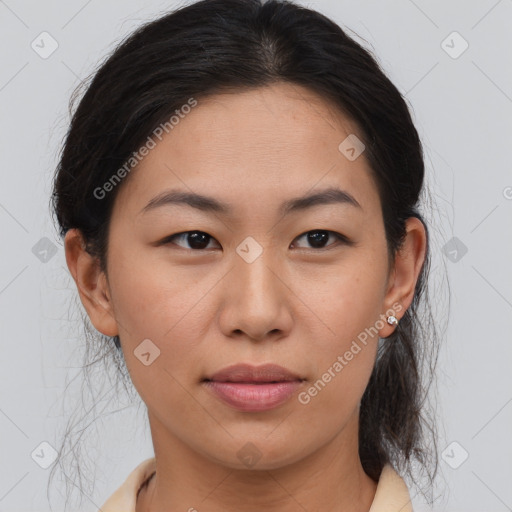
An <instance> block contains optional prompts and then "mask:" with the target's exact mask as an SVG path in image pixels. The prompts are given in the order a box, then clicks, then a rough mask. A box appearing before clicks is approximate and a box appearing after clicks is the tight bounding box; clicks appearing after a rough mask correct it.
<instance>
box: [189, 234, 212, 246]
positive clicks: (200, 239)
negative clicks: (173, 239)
mask: <svg viewBox="0 0 512 512" xmlns="http://www.w3.org/2000/svg"><path fill="white" fill-rule="evenodd" d="M207 237H208V235H207V234H206V233H201V232H199V231H194V232H193V233H190V234H189V235H188V242H189V245H190V247H191V248H192V249H204V248H205V247H206V246H207V245H208V240H207Z"/></svg>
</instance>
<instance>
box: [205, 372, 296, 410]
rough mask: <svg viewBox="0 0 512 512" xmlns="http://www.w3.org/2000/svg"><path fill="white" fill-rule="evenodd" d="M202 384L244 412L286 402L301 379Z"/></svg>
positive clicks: (264, 408) (266, 408) (269, 407)
mask: <svg viewBox="0 0 512 512" xmlns="http://www.w3.org/2000/svg"><path fill="white" fill-rule="evenodd" d="M204 384H205V386H206V387H207V388H208V389H210V390H211V391H213V393H214V394H215V395H216V396H218V397H219V398H220V399H222V400H223V401H224V402H226V403H227V404H228V405H230V406H232V407H235V408H236V409H239V410H241V411H245V412H258V411H266V410H268V409H273V408H275V407H277V406H279V405H281V404H283V403H284V402H286V401H287V400H288V399H289V398H290V397H291V396H292V395H293V393H294V392H295V390H296V389H297V388H298V387H299V386H300V385H301V381H298V380H289V381H283V382H273V383H252V384H250V383H241V382H217V381H206V382H204Z"/></svg>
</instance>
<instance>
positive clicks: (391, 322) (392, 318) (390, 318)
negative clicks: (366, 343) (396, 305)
mask: <svg viewBox="0 0 512 512" xmlns="http://www.w3.org/2000/svg"><path fill="white" fill-rule="evenodd" d="M387 322H388V324H389V325H395V326H396V325H398V320H397V319H396V316H392V315H391V316H388V318H387Z"/></svg>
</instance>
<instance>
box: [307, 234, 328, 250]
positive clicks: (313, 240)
mask: <svg viewBox="0 0 512 512" xmlns="http://www.w3.org/2000/svg"><path fill="white" fill-rule="evenodd" d="M327 237H328V233H327V232H326V231H314V232H313V233H309V234H308V240H309V243H311V245H312V246H313V247H317V246H318V244H317V243H318V242H320V246H322V243H321V242H322V240H321V239H322V238H323V241H324V242H325V241H326V240H325V239H326V238H327Z"/></svg>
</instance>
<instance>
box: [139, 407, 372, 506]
mask: <svg viewBox="0 0 512 512" xmlns="http://www.w3.org/2000/svg"><path fill="white" fill-rule="evenodd" d="M354 418H355V420H354ZM354 418H352V419H351V420H350V421H349V423H348V424H347V425H346V426H345V427H344V429H343V430H342V431H341V432H339V433H338V435H336V436H335V437H334V438H333V439H332V440H331V441H330V442H328V443H327V444H325V445H324V446H322V447H321V448H320V449H318V450H317V451H315V452H314V453H312V454H310V455H308V456H306V457H304V458H302V459H300V460H298V461H295V462H293V463H290V464H286V465H284V466H279V467H275V468H269V469H258V470H256V469H236V468H232V467H229V466H226V465H222V464H219V463H218V462H214V461H212V460H211V459H209V458H206V457H204V456H202V455H201V454H199V453H197V451H194V450H192V449H191V448H190V447H189V446H188V445H186V444H185V443H182V442H181V441H180V440H179V439H178V438H177V437H175V436H172V435H169V432H168V431H164V429H163V426H162V425H161V424H159V423H158V421H156V420H155V419H154V418H150V424H151V430H152V437H153V443H154V447H155V456H156V461H157V462H156V474H155V476H154V477H153V478H151V480H150V481H149V483H148V485H147V486H146V487H145V488H143V489H142V490H141V492H140V494H139V497H138V499H137V508H136V512H163V511H168V510H187V511H188V510H190V511H191V512H194V510H197V511H199V512H200V511H201V510H205V509H208V511H209V512H225V511H226V510H245V511H247V512H260V511H261V510H262V509H264V510H265V512H274V511H275V512H277V511H279V512H296V511H297V510H322V511H325V512H368V510H369V508H370V506H371V504H372V501H373V499H374V496H375V491H376V488H377V483H376V482H375V481H373V480H372V479H371V478H370V477H369V476H368V475H367V474H366V473H365V472H364V470H363V468H362V465H361V461H360V459H359V455H358V442H357V433H358V415H355V416H354Z"/></svg>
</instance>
